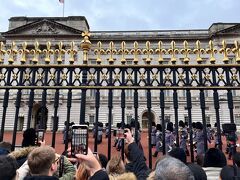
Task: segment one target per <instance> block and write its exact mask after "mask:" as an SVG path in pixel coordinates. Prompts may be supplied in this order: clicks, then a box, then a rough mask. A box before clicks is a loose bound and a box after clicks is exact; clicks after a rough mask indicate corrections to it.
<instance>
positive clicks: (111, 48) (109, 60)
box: [106, 41, 117, 64]
mask: <svg viewBox="0 0 240 180" xmlns="http://www.w3.org/2000/svg"><path fill="white" fill-rule="evenodd" d="M106 53H107V54H109V55H110V57H109V59H108V62H109V64H112V63H113V62H114V59H113V55H114V54H116V53H117V50H116V49H115V48H114V43H113V42H112V41H111V42H110V43H109V49H107V50H106Z"/></svg>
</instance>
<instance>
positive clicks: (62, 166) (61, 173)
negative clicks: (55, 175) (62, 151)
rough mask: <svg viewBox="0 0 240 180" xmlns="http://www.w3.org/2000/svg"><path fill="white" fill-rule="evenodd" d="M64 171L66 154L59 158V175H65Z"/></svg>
mask: <svg viewBox="0 0 240 180" xmlns="http://www.w3.org/2000/svg"><path fill="white" fill-rule="evenodd" d="M63 171H64V156H63V155H61V156H60V159H59V177H62V176H63Z"/></svg>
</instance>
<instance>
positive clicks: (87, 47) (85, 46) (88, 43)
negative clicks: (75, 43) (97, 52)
mask: <svg viewBox="0 0 240 180" xmlns="http://www.w3.org/2000/svg"><path fill="white" fill-rule="evenodd" d="M90 35H91V34H90V33H89V32H87V31H85V32H83V33H82V36H83V40H82V41H81V44H80V47H81V48H82V50H83V64H87V62H88V53H89V50H90V48H91V46H92V43H91V41H90V40H89V37H90Z"/></svg>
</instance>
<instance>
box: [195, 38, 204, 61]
mask: <svg viewBox="0 0 240 180" xmlns="http://www.w3.org/2000/svg"><path fill="white" fill-rule="evenodd" d="M204 52H205V50H204V49H202V48H201V42H200V41H199V40H197V42H196V49H194V50H193V53H194V54H196V55H197V58H196V60H197V63H199V64H201V63H202V61H203V60H202V57H201V54H204Z"/></svg>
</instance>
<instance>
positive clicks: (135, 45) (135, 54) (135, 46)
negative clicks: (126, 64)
mask: <svg viewBox="0 0 240 180" xmlns="http://www.w3.org/2000/svg"><path fill="white" fill-rule="evenodd" d="M130 52H131V54H133V63H134V64H137V63H138V55H139V54H141V49H139V48H138V42H137V41H135V42H134V43H133V49H131V51H130Z"/></svg>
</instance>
